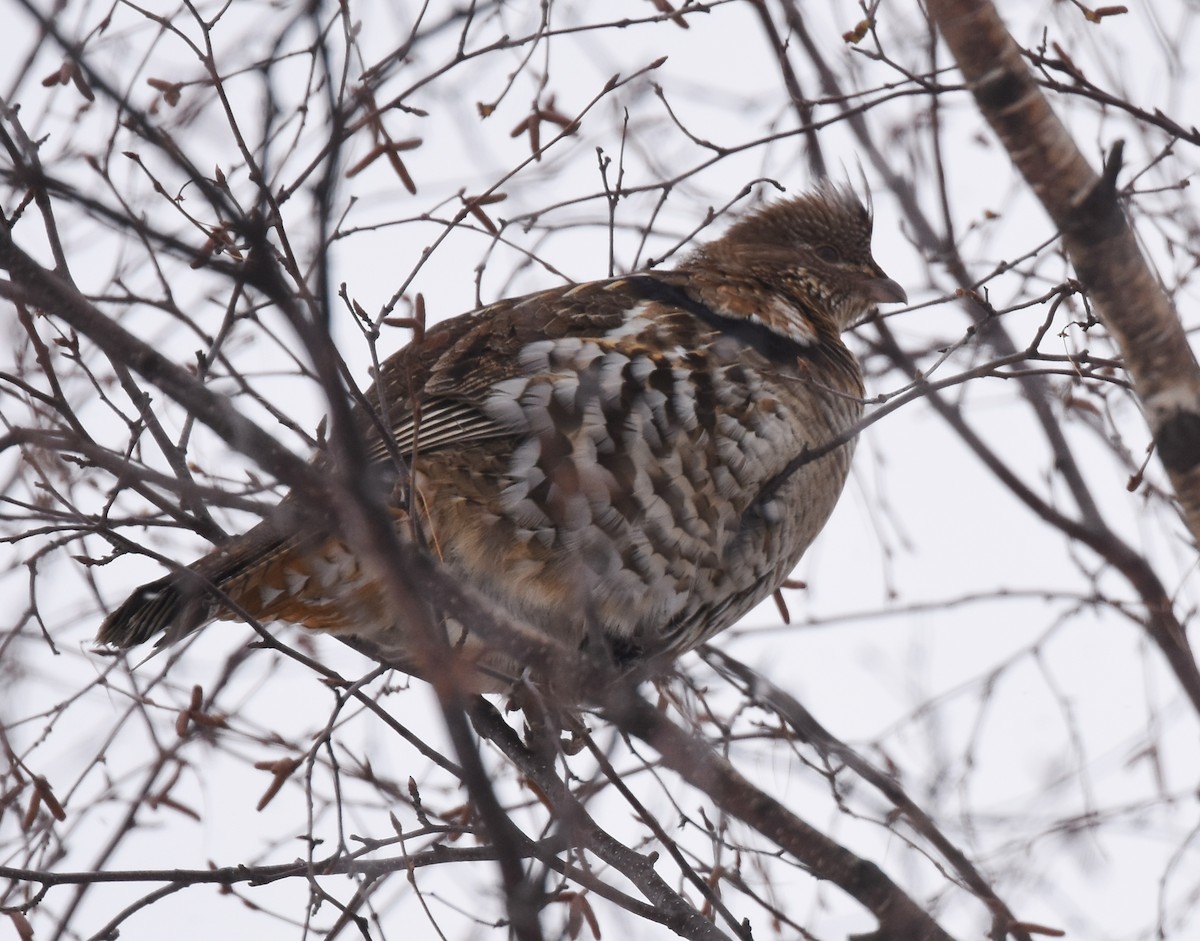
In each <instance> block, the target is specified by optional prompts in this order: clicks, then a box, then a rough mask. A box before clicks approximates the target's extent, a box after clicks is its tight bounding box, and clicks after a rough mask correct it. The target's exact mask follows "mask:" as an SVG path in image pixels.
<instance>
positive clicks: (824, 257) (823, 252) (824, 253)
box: [817, 245, 842, 264]
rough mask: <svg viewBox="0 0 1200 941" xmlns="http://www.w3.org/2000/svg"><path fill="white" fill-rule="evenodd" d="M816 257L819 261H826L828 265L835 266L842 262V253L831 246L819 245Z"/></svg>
mask: <svg viewBox="0 0 1200 941" xmlns="http://www.w3.org/2000/svg"><path fill="white" fill-rule="evenodd" d="M817 257H818V258H820V259H821V261H827V262H829V263H830V264H836V263H837V262H839V261H841V260H842V253H841V252H839V251H838V250H837V249H836V248H834V247H833V246H832V245H821V246H819V247H818V248H817Z"/></svg>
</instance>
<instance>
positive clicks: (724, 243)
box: [99, 184, 905, 687]
mask: <svg viewBox="0 0 1200 941" xmlns="http://www.w3.org/2000/svg"><path fill="white" fill-rule="evenodd" d="M870 241H871V218H870V214H869V213H868V212H867V210H866V209H865V208H864V207H863V206H862V204H861V203H860V202H859V201H858V200H857V199H856V198H855V197H854V196H853V195H852V194H851V193H849V192H848V191H846V190H843V189H839V188H836V187H834V186H831V185H828V184H826V185H823V186H821V187H820V188H818V189H817V190H816V191H814V192H813V193H811V194H808V195H805V196H801V197H799V198H796V199H791V200H787V201H783V202H779V203H776V204H774V205H770V206H767V207H766V208H764V209H761V210H759V211H757V212H755V213H753V214H752V215H750V216H748V217H747V218H745V219H743V220H742V221H740V222H738V223H737V224H735V225H734V226H732V227H731V228H730V229H729V230H728V232H727V233H726V234H725V235H724V236H723V237H721V238H719V239H717V240H716V241H713V242H710V243H708V244H706V245H703V246H701V247H699V248H698V249H696V250H695V251H694V252H693V253H692V254H691V255H689V256H688V257H687V258H685V259H684V261H683V262H682V263H681V264H680V265H679V266H678V267H677V268H676V269H674V270H673V271H650V272H642V273H638V274H633V275H629V276H625V277H619V278H613V279H609V280H605V281H595V282H591V283H587V284H581V285H575V286H568V287H559V288H554V289H552V290H548V291H543V292H541V293H538V294H532V295H529V296H527V297H521V298H515V299H511V300H505V301H501V302H499V303H497V304H493V305H491V306H490V307H486V308H484V309H482V310H479V311H476V312H474V313H471V314H465V315H463V316H461V317H456V318H454V319H452V320H449V321H446V322H444V323H442V324H439V325H437V326H436V327H434V328H432V329H430V330H429V331H428V332H427V333H426V334H425V336H424V338H423V340H422V341H421V342H420V343H414V344H412V345H410V346H408V347H406V348H405V349H402V350H401V351H400V352H399V353H397V354H396V355H395V356H393V357H391V358H390V359H389V360H387V361H386V362H385V363H384V364H383V367H382V369H381V372H380V375H379V377H378V379H377V382H376V384H375V386H374V387H373V388H372V389H371V390H370V391H369V392H368V393H367V401H368V402H369V403H371V406H372V409H373V410H374V412H375V413H376V416H374V417H373V416H371V415H368V414H367V413H366V412H365V411H364V412H362V413H360V414H359V416H358V418H359V425H360V429H361V431H362V434H363V435H364V436H365V440H366V442H367V447H368V452H369V454H370V457H371V460H372V461H373V462H374V464H375V466H376V467H377V468H378V469H379V471H380V473H381V474H382V475H384V476H387V474H388V473H389V471H390V473H391V474H392V475H395V474H396V468H395V463H394V460H393V458H392V456H391V455H394V454H399V455H402V456H403V460H404V461H405V462H406V464H410V465H411V467H410V468H409V470H410V471H411V480H412V484H413V498H412V507H411V508H410V507H406V506H400V505H397V506H396V507H395V508H394V514H395V517H396V519H397V523H398V525H399V524H401V523H405V525H400V531H401V532H402V534H404V536H405V538H410V536H409V527H408V525H407V523H406V522H405V521H407V520H408V519H409V514H410V513H412V514H415V517H416V519H417V522H418V523H419V525H420V527H421V531H422V533H423V534H424V537H425V541H426V544H427V545H428V546H429V548H430V550H431V551H432V552H433V553H434V554H435V555H436V556H437V557H438V558H440V559H441V561H442V562H443V564H445V565H446V566H447V567H449V569H450V570H451V571H452V572H454V573H455V574H457V575H459V576H461V577H462V578H463V579H465V580H466V581H467V582H468V583H470V584H471V585H472V586H473V587H474V588H475V589H477V590H478V591H479V592H480V593H481V594H482V595H483V596H484V597H486V598H488V599H490V600H491V601H494V602H495V603H496V604H498V605H499V606H500V607H502V608H503V609H504V610H505V611H506V612H508V613H509V614H510V615H512V616H513V617H516V618H518V619H520V620H522V621H524V622H526V623H528V624H530V625H532V626H533V627H536V628H538V629H540V630H543V631H545V632H547V633H549V634H552V635H554V636H555V637H557V638H559V639H560V640H564V641H567V642H569V643H571V644H577V645H581V644H584V643H586V642H588V638H589V637H593V636H596V635H597V634H599V636H602V637H603V638H604V639H605V640H606V642H607V643H608V644H609V646H610V648H611V650H612V652H613V654H614V655H615V656H616V657H617V658H618V659H635V658H640V657H645V656H650V655H655V656H659V655H668V656H669V655H675V654H678V653H682V652H684V651H686V650H690V649H691V648H693V647H695V646H697V645H698V644H700V643H702V642H703V641H704V640H706V639H708V638H709V637H711V636H712V635H713V634H715V633H717V632H718V631H721V630H723V629H724V628H726V627H728V626H729V625H730V624H732V623H733V622H734V621H736V620H737V619H738V618H739V617H741V616H742V615H743V614H745V613H746V612H747V611H748V610H750V608H751V607H753V606H754V605H755V604H757V603H758V602H759V601H761V600H762V599H763V598H765V597H766V596H768V595H769V594H770V593H771V592H773V591H774V590H775V589H776V588H778V587H779V585H780V583H781V582H782V581H783V580H784V578H785V577H786V576H787V575H788V573H789V572H790V571H791V570H792V568H793V567H794V566H795V565H796V563H797V561H798V560H799V558H800V556H801V554H802V553H803V552H804V550H805V549H806V548H807V547H808V545H809V544H810V543H811V542H812V540H813V538H814V537H815V536H816V535H817V533H818V532H819V531H820V529H821V527H822V526H823V525H824V523H825V521H826V519H827V518H828V516H829V514H830V512H831V511H832V510H833V507H834V504H835V502H836V501H837V498H838V495H839V494H840V492H841V489H842V485H843V484H844V482H845V479H846V475H847V472H848V469H849V464H850V456H851V452H852V448H853V445H852V443H846V444H843V445H841V446H840V447H838V448H836V449H834V450H833V451H831V452H830V453H828V454H825V455H824V456H822V457H820V458H818V459H817V460H814V461H811V462H807V463H803V462H797V461H796V460H795V459H796V458H797V457H798V456H799V455H800V454H801V453H802V452H804V451H805V449H809V450H812V449H815V448H819V447H821V446H822V445H823V444H825V443H827V442H829V441H832V440H833V439H834V438H836V437H837V436H839V435H841V434H842V433H844V432H846V431H847V430H848V429H850V428H851V427H852V426H853V425H854V424H855V422H856V421H857V420H858V419H859V417H860V416H861V413H862V393H863V388H862V379H861V375H860V372H859V369H858V365H857V363H856V362H855V360H854V357H853V356H852V355H851V353H850V351H849V350H848V349H847V348H846V346H845V345H844V344H843V342H842V340H841V336H840V334H841V331H842V330H844V329H845V328H847V327H849V326H851V325H852V324H854V323H855V322H857V321H858V320H859V319H861V318H862V316H864V315H865V314H866V313H867V312H868V311H869V310H870V309H871V308H872V307H873V306H874V305H875V304H877V303H883V302H895V301H903V300H904V299H905V297H904V292H903V290H901V288H900V287H899V285H897V284H896V283H895V282H894V281H892V280H890V279H888V278H887V276H886V275H885V274H884V273H883V271H882V270H881V269H880V268H879V266H878V265H877V264H876V263H875V261H874V260H873V259H872V257H871V252H870ZM414 402H416V403H417V404H418V406H419V407H418V408H417V409H415V410H414V406H413V403H414ZM414 411H416V412H418V413H419V420H418V421H416V422H414ZM376 418H378V420H376ZM381 427H382V428H387V429H390V432H391V436H392V437H391V440H388V439H387V438H386V437H385V435H384V434H383V433H382V432H381V431H380V428H381ZM414 448H415V454H416V456H415V459H414V457H413V455H414ZM320 460H321V458H318V461H320ZM281 519H287V514H281V515H279V517H278V519H274V520H269V521H267V522H264V523H262V524H260V525H259V526H257V527H256V528H254V529H253V530H251V531H250V532H249V533H247V534H246V535H244V536H242V537H240V538H238V539H235V540H233V541H232V542H230V543H229V544H228V545H225V546H223V547H221V548H220V549H219V550H217V551H215V552H213V553H211V554H210V555H208V556H205V557H204V558H202V559H200V560H199V561H197V562H195V563H193V565H192V566H190V568H189V570H188V571H186V572H183V573H176V574H173V575H168V576H167V577H166V578H163V579H160V580H158V581H157V582H153V583H151V584H149V585H146V586H144V587H143V588H141V589H139V590H138V591H137V592H135V593H134V595H133V596H132V597H131V598H130V599H129V600H128V601H126V602H125V604H123V605H122V606H121V607H120V608H118V609H117V610H116V611H115V612H114V613H113V614H112V615H110V616H109V618H108V619H107V620H106V621H105V622H104V624H103V626H102V627H101V629H100V635H99V640H100V641H101V642H102V643H105V644H112V645H115V646H118V647H127V646H131V645H133V644H137V643H140V642H142V641H145V640H147V639H149V638H150V637H152V636H153V635H154V634H156V633H158V632H159V631H163V630H166V631H167V637H168V638H169V639H174V638H175V637H178V636H180V635H182V634H184V633H186V632H187V631H190V630H193V629H194V628H196V627H197V626H199V625H201V624H202V623H204V622H206V621H208V620H211V619H212V618H216V617H232V616H233V614H232V613H231V611H230V610H229V609H228V608H227V607H223V606H222V605H221V604H220V603H219V602H218V601H216V599H215V597H214V596H213V595H212V593H211V592H208V591H206V590H204V589H203V588H202V587H197V586H203V585H205V584H214V585H216V586H218V587H219V588H220V590H221V591H222V592H224V593H225V594H226V595H227V596H229V597H230V598H232V599H233V600H234V601H235V602H236V603H237V604H238V605H239V606H240V607H241V608H242V609H244V610H245V611H246V612H247V613H249V614H251V615H252V616H253V617H255V618H256V619H258V620H259V621H262V622H267V621H274V620H281V621H289V622H292V623H294V624H299V625H302V626H304V627H308V628H313V629H320V630H329V631H335V632H338V633H342V634H349V635H356V636H359V637H362V638H364V639H365V640H367V641H369V642H371V643H372V644H374V645H376V646H377V647H378V648H379V649H381V650H382V651H384V652H385V653H387V654H388V655H390V656H393V657H397V658H399V659H401V660H404V659H405V654H406V650H409V649H411V648H410V641H409V638H408V636H407V634H406V628H405V625H404V623H402V622H400V621H399V620H398V619H397V618H395V617H393V616H391V614H390V612H389V611H388V607H387V605H386V603H385V602H384V600H383V597H382V593H381V591H380V590H379V589H378V587H377V586H376V585H375V584H373V583H372V582H371V580H370V579H369V578H368V577H367V575H366V573H365V572H364V571H363V568H362V567H361V566H360V565H359V563H358V560H356V559H355V557H354V554H353V553H352V552H351V551H350V550H349V549H348V548H347V547H346V546H345V544H344V543H342V542H341V541H340V540H339V539H337V538H336V537H334V536H330V535H328V534H325V533H320V532H312V531H298V530H296V529H295V528H293V527H292V526H290V525H289V524H286V523H281V522H279V520H281ZM597 629H598V630H597ZM451 630H452V631H453V634H454V636H453V639H454V640H455V641H456V642H461V644H460V646H461V647H462V649H463V650H464V653H465V655H467V656H472V657H478V656H480V655H482V656H484V662H485V663H486V665H487V667H488V668H489V670H492V671H495V672H497V673H499V674H500V675H515V674H517V673H519V670H520V665H519V664H513V663H511V662H509V661H507V660H505V659H504V658H501V657H496V656H493V655H489V654H483V653H482V651H481V650H480V648H479V645H478V643H477V641H475V640H474V638H472V637H471V636H470V635H469V633H467V634H464V633H463V631H462V627H461V626H460V625H454V626H452V627H451ZM481 685H484V686H491V687H495V686H496V683H495V682H489V683H484V684H481Z"/></svg>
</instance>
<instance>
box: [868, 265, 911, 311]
mask: <svg viewBox="0 0 1200 941" xmlns="http://www.w3.org/2000/svg"><path fill="white" fill-rule="evenodd" d="M880 273H881V274H882V272H880ZM866 288H867V297H869V298H870V299H871V300H873V301H874V302H875V303H877V304H907V303H908V295H907V294H905V293H904V288H902V287H900V285H899V284H897V283H896V282H895V281H893V280H892V279H891V278H889V277H887V276H884V277H882V278H872V279H871V280H870V281H868V282H867V283H866Z"/></svg>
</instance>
